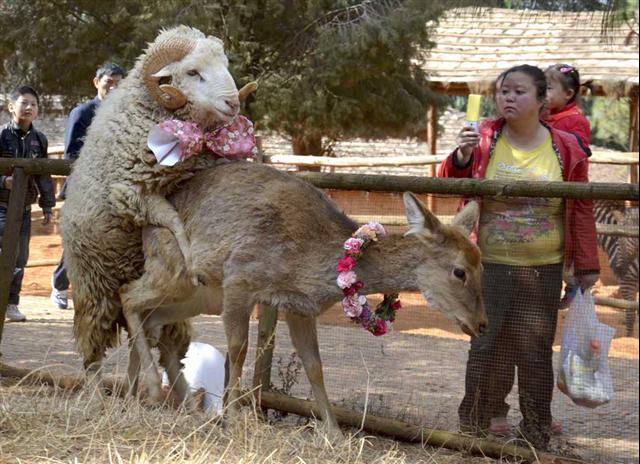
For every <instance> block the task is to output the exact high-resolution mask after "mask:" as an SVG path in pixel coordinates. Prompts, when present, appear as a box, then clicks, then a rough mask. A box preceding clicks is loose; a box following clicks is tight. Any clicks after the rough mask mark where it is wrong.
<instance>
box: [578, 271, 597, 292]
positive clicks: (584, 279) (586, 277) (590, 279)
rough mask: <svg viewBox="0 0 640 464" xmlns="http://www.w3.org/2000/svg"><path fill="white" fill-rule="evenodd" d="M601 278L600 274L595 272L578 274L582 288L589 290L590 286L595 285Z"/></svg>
mask: <svg viewBox="0 0 640 464" xmlns="http://www.w3.org/2000/svg"><path fill="white" fill-rule="evenodd" d="M599 278H600V274H599V273H597V272H593V273H591V274H583V275H580V276H576V281H577V284H578V285H579V286H580V288H581V289H582V290H587V289H588V288H591V287H593V286H594V285H595V283H596V282H597V281H598V279H599Z"/></svg>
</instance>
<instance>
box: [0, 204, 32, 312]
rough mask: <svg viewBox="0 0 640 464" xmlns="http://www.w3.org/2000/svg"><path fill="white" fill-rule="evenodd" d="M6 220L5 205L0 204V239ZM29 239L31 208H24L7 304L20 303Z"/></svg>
mask: <svg viewBox="0 0 640 464" xmlns="http://www.w3.org/2000/svg"><path fill="white" fill-rule="evenodd" d="M6 222H7V207H6V205H0V239H1V238H2V237H3V236H4V227H5V223H6ZM30 239H31V208H25V210H24V212H23V213H22V224H21V225H20V238H19V239H18V255H17V256H16V266H15V268H14V269H13V278H12V279H11V285H10V286H9V301H8V303H9V304H15V305H17V304H19V303H20V289H21V288H22V279H23V278H24V268H25V266H26V265H27V260H28V259H29V240H30Z"/></svg>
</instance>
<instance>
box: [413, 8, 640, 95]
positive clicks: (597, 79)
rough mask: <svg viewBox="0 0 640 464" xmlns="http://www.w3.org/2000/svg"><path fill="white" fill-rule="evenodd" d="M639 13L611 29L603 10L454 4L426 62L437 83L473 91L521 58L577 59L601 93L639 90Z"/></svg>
mask: <svg viewBox="0 0 640 464" xmlns="http://www.w3.org/2000/svg"><path fill="white" fill-rule="evenodd" d="M637 19H638V17H637V13H636V16H635V21H633V22H631V23H623V24H621V25H618V26H616V27H614V28H609V29H608V30H607V32H606V34H604V35H603V34H602V22H603V13H602V12H580V13H575V12H557V11H554V12H550V11H530V10H528V11H523V10H506V9H498V8H482V9H478V8H462V9H454V10H450V11H449V12H448V13H447V14H446V16H445V17H444V18H443V19H441V20H440V23H439V24H438V25H437V26H436V27H435V29H434V31H433V34H432V40H433V41H434V42H435V47H434V48H433V49H431V50H429V51H427V52H425V54H424V56H423V58H424V62H423V63H422V67H423V69H424V70H425V71H426V72H427V73H428V75H429V77H430V80H431V82H432V83H433V87H434V89H435V90H438V91H441V92H444V91H446V92H447V93H449V94H466V93H467V92H469V91H472V92H479V91H485V92H486V91H487V90H488V89H489V88H490V83H491V81H492V80H493V79H495V77H496V76H497V75H498V74H500V72H502V71H503V70H505V69H507V68H509V67H511V66H514V65H517V64H523V63H529V64H533V65H538V66H540V67H542V68H543V69H544V68H546V67H547V66H549V65H551V64H554V63H569V64H571V65H573V66H575V67H577V68H578V69H579V71H580V75H581V79H582V81H583V82H584V81H586V80H593V81H594V83H595V84H597V93H598V94H608V95H616V96H621V95H628V94H629V93H630V92H637V89H638V21H637Z"/></svg>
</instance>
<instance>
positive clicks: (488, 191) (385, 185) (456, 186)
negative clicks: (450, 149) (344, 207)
mask: <svg viewBox="0 0 640 464" xmlns="http://www.w3.org/2000/svg"><path fill="white" fill-rule="evenodd" d="M294 175H296V176H297V177H299V178H301V179H304V180H305V181H307V182H309V183H311V184H313V185H315V186H316V187H319V188H323V189H342V190H370V191H379V192H405V191H409V192H413V193H440V194H447V195H465V196H479V195H494V196H498V195H499V196H508V197H547V198H549V197H551V198H581V199H593V198H602V199H605V200H631V201H638V199H639V197H640V195H639V193H640V191H639V190H638V184H618V183H606V182H588V183H587V182H535V181H517V182H509V181H502V180H476V179H443V178H438V177H434V178H431V177H417V176H380V175H371V174H336V173H316V172H300V173H295V174H294Z"/></svg>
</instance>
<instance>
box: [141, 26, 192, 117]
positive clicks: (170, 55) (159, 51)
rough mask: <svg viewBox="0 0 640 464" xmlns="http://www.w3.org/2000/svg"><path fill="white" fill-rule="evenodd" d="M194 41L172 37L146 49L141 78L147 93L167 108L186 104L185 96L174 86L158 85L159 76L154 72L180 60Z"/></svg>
mask: <svg viewBox="0 0 640 464" xmlns="http://www.w3.org/2000/svg"><path fill="white" fill-rule="evenodd" d="M195 45H196V44H195V42H194V41H192V40H188V39H184V38H173V39H169V40H166V41H164V42H160V43H158V44H154V45H152V46H151V48H150V49H149V50H148V51H147V58H146V59H145V61H144V64H143V65H142V79H143V81H144V83H145V85H146V86H147V89H148V90H149V93H150V94H151V96H153V98H155V99H156V100H157V101H158V103H160V104H161V105H162V106H163V107H165V108H166V109H168V110H175V109H178V108H181V107H183V106H184V105H186V104H187V97H186V96H185V95H184V94H183V93H182V92H181V91H180V90H179V89H177V88H176V87H174V86H172V85H168V84H163V85H160V82H159V81H160V77H157V76H155V74H156V73H157V72H158V71H160V70H161V69H162V68H164V67H165V66H166V65H168V64H169V63H173V62H175V61H180V60H181V59H182V58H184V57H185V56H187V55H188V54H189V53H191V52H192V51H193V49H194V48H195Z"/></svg>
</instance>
